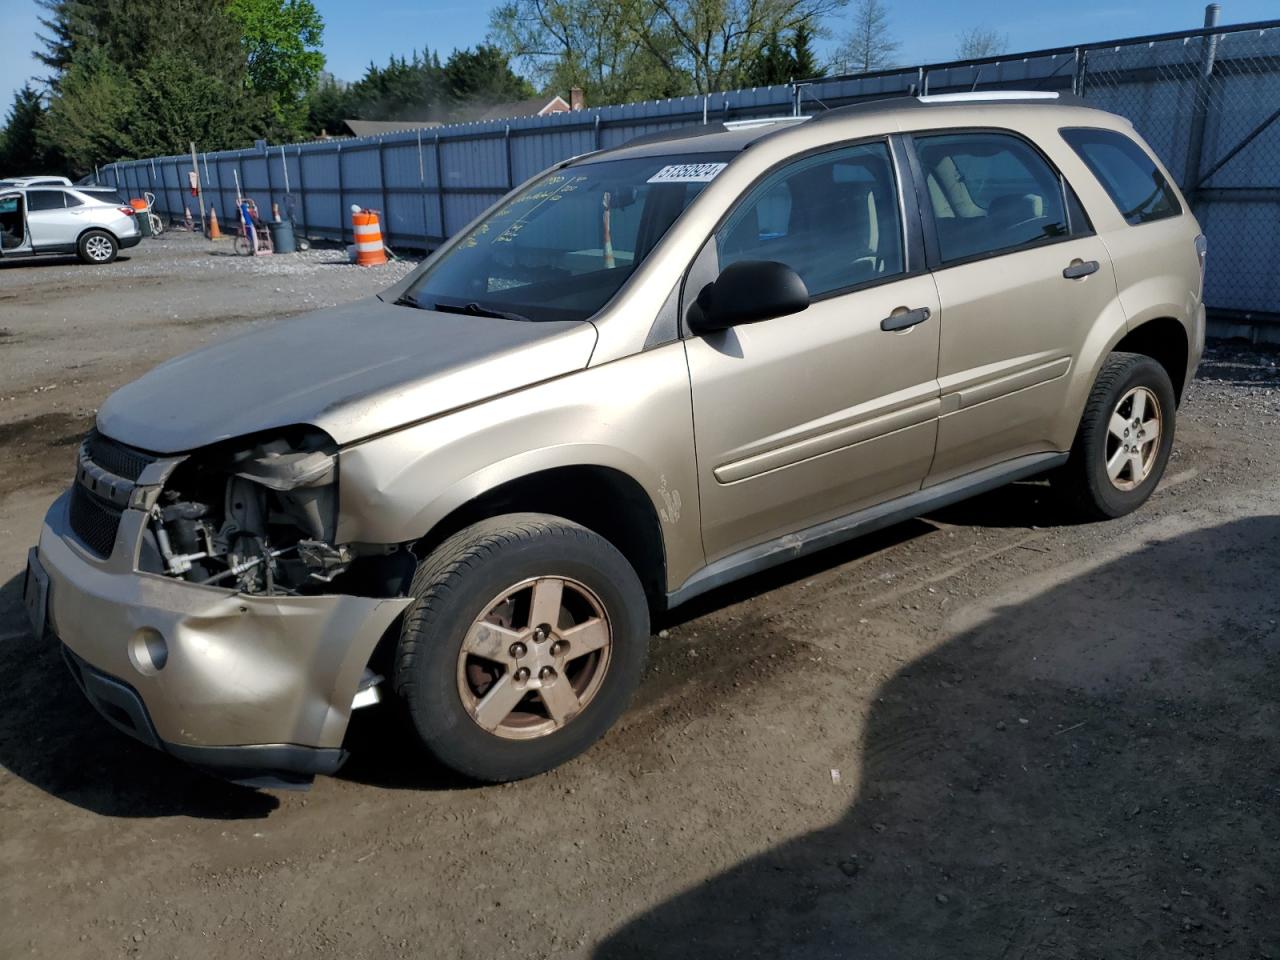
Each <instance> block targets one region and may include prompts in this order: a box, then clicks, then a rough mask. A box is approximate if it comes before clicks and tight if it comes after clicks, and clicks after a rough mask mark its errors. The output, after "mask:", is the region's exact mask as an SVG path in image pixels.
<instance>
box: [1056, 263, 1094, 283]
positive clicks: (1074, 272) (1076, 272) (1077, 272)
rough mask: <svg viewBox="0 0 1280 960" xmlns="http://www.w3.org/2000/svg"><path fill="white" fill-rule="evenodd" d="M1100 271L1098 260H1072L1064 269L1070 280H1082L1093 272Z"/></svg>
mask: <svg viewBox="0 0 1280 960" xmlns="http://www.w3.org/2000/svg"><path fill="white" fill-rule="evenodd" d="M1097 272H1098V261H1097V260H1072V261H1071V262H1070V263H1069V264H1067V266H1066V268H1065V269H1064V270H1063V271H1062V275H1063V276H1064V277H1066V278H1067V279H1068V280H1081V279H1083V278H1084V277H1087V276H1089V274H1091V273H1097Z"/></svg>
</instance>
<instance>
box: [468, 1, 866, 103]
mask: <svg viewBox="0 0 1280 960" xmlns="http://www.w3.org/2000/svg"><path fill="white" fill-rule="evenodd" d="M847 2H848V0H504V2H503V3H502V4H501V5H500V6H499V7H497V8H496V9H495V11H494V12H493V14H492V15H491V18H490V36H491V38H492V39H493V41H494V42H495V43H497V44H499V45H500V46H501V47H502V49H503V50H505V51H506V52H507V53H508V54H509V55H510V56H512V57H514V58H517V59H519V60H520V61H521V62H522V63H523V64H525V65H527V66H528V68H530V69H531V70H532V71H533V72H534V73H535V75H536V76H537V77H538V79H539V80H541V81H543V82H545V83H549V84H554V85H558V86H559V87H561V88H563V87H565V86H567V83H566V81H567V80H571V81H572V82H573V83H576V84H577V85H579V86H585V87H586V88H587V93H588V96H592V97H593V98H594V100H593V102H597V103H604V102H621V101H623V100H628V99H637V98H639V97H653V96H673V95H676V94H681V93H708V92H711V91H715V90H730V89H733V88H734V87H736V86H740V85H742V84H743V83H746V82H748V80H749V78H750V75H751V70H752V69H753V67H754V65H755V63H756V61H757V60H759V58H760V56H761V52H762V51H763V50H764V49H765V47H766V46H767V45H768V43H769V40H770V38H771V37H777V36H785V35H788V34H791V33H794V31H796V30H797V29H800V28H807V29H809V31H810V32H811V34H812V33H815V32H817V31H818V29H819V28H820V26H821V23H822V21H823V19H824V18H826V17H827V16H829V15H830V14H831V13H833V12H835V11H836V10H838V9H839V8H841V7H843V6H844V5H845V4H846V3H847Z"/></svg>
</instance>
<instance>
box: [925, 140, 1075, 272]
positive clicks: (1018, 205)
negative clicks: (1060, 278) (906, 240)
mask: <svg viewBox="0 0 1280 960" xmlns="http://www.w3.org/2000/svg"><path fill="white" fill-rule="evenodd" d="M912 142H913V144H914V147H915V150H916V154H917V157H918V158H919V161H920V167H921V175H922V176H923V177H924V180H925V186H926V187H927V191H928V195H929V206H930V208H931V210H932V212H933V222H934V224H935V225H936V230H937V237H938V254H939V257H940V259H941V260H942V262H943V263H944V264H946V263H953V262H956V261H959V260H967V259H972V258H974V257H979V256H983V255H990V254H998V253H1010V252H1012V251H1015V250H1018V249H1020V248H1023V247H1027V246H1032V245H1036V244H1041V243H1045V242H1049V241H1053V240H1057V239H1061V238H1065V237H1067V236H1070V234H1071V229H1070V225H1069V221H1068V218H1067V212H1066V209H1065V205H1064V203H1063V185H1062V181H1061V178H1060V177H1059V175H1058V173H1057V172H1056V171H1055V170H1054V169H1053V168H1052V167H1050V166H1049V164H1048V163H1047V162H1046V161H1045V159H1044V158H1043V157H1041V156H1040V154H1039V153H1038V152H1037V151H1036V150H1035V149H1034V148H1033V147H1032V146H1031V145H1030V144H1028V143H1026V141H1024V140H1022V139H1021V138H1019V137H1015V136H1013V135H1011V134H1004V133H987V132H974V133H952V134H941V135H935V136H916V137H913V138H912Z"/></svg>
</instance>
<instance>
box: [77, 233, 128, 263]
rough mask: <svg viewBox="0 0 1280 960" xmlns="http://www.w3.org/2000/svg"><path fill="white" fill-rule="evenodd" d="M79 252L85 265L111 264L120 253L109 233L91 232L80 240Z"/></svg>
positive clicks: (114, 239)
mask: <svg viewBox="0 0 1280 960" xmlns="http://www.w3.org/2000/svg"><path fill="white" fill-rule="evenodd" d="M77 250H78V252H79V254H80V259H81V261H83V262H84V263H110V262H111V261H112V260H114V259H115V258H116V254H117V253H118V252H119V245H118V244H117V243H116V238H115V237H113V236H112V235H111V234H109V233H107V231H105V230H90V231H89V232H88V233H86V234H85V235H84V236H83V237H81V238H80V243H79V244H78V245H77Z"/></svg>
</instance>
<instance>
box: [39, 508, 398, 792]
mask: <svg viewBox="0 0 1280 960" xmlns="http://www.w3.org/2000/svg"><path fill="white" fill-rule="evenodd" d="M69 503H70V494H69V493H68V494H64V495H63V496H61V497H60V498H59V499H58V500H56V501H55V502H54V504H53V506H52V507H51V508H50V509H49V512H48V514H47V515H46V517H45V521H44V526H43V528H42V529H41V532H40V542H39V546H38V547H37V548H35V549H33V551H32V555H33V558H34V559H33V563H32V570H33V573H31V574H29V581H30V579H31V578H32V577H39V578H41V580H42V583H41V584H40V589H39V590H30V591H29V594H30V595H32V596H35V597H37V598H38V599H37V600H33V601H31V602H29V603H28V610H29V612H31V614H32V616H33V618H36V620H37V622H38V623H39V624H41V625H43V626H44V627H45V628H46V631H45V632H46V636H47V634H48V633H50V632H51V633H53V634H54V635H56V637H57V638H58V639H59V640H61V642H62V643H63V645H64V647H65V651H66V655H67V657H66V658H67V662H68V664H69V665H70V667H71V670H72V673H73V675H74V676H75V677H76V680H77V682H78V683H79V684H80V686H81V689H82V690H84V692H85V694H86V696H88V698H89V700H90V702H91V703H92V704H93V705H94V707H95V708H97V709H98V711H99V712H100V713H102V714H103V716H104V717H106V719H107V720H109V721H110V722H111V723H112V724H113V725H114V726H116V727H117V728H118V729H120V730H123V731H124V732H125V733H128V734H129V735H131V736H133V737H135V738H137V739H139V740H141V741H143V742H144V743H147V744H148V745H150V746H152V747H155V748H157V749H160V750H163V751H165V752H166V753H169V754H172V755H173V756H176V757H178V758H180V759H182V760H185V761H187V762H189V763H192V764H195V765H196V766H200V767H202V768H206V769H208V770H210V771H212V772H215V773H218V774H220V775H222V776H224V777H226V778H228V779H231V780H235V781H237V782H241V783H248V784H251V785H255V786H287V785H297V784H302V783H307V782H309V781H310V780H311V778H312V777H314V775H315V774H317V773H331V772H333V771H335V770H336V769H337V768H338V767H339V766H340V765H341V763H342V761H343V760H344V759H345V753H344V751H343V750H342V740H343V736H344V734H345V732H346V729H347V723H348V721H349V720H350V717H351V710H352V702H353V699H354V698H355V697H356V694H357V692H358V690H359V687H360V682H361V677H362V675H363V673H364V669H365V666H366V665H367V664H368V662H369V658H370V656H371V655H372V653H373V650H374V648H375V647H376V646H377V643H378V641H379V639H380V638H381V637H382V636H383V634H384V633H385V631H386V630H387V628H388V627H389V626H390V625H391V624H392V623H393V622H394V621H395V619H396V617H397V616H399V614H400V613H401V612H402V611H403V610H404V609H405V608H406V607H407V606H408V605H409V603H410V602H411V601H410V600H409V599H407V598H373V597H359V596H348V595H332V594H330V595H322V596H250V595H246V594H243V593H238V592H236V591H234V590H230V589H225V588H221V587H214V586H202V585H198V584H193V583H188V582H185V581H182V580H178V579H175V578H172V577H167V576H163V575H161V574H153V573H146V572H140V571H138V569H137V558H138V545H139V543H140V542H141V540H142V534H143V529H144V526H145V524H146V523H147V514H146V512H145V511H143V510H139V509H126V510H124V511H123V513H122V516H121V520H120V525H119V528H118V530H117V531H116V536H115V543H114V546H113V547H112V549H111V550H110V553H109V555H108V556H107V557H105V558H102V557H99V556H97V555H95V554H94V553H93V552H92V551H91V550H89V549H86V548H85V547H84V546H83V545H82V544H81V543H80V541H79V540H78V539H77V537H76V536H75V534H74V533H73V532H72V530H71V528H70V524H69V518H68V510H69ZM37 605H39V606H44V608H45V609H44V611H43V613H41V612H40V611H38V610H36V609H33V607H34V606H37ZM39 632H40V631H39V629H37V633H39ZM50 639H52V638H50Z"/></svg>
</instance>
